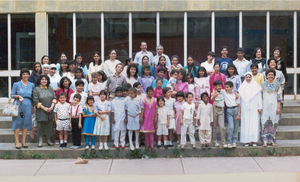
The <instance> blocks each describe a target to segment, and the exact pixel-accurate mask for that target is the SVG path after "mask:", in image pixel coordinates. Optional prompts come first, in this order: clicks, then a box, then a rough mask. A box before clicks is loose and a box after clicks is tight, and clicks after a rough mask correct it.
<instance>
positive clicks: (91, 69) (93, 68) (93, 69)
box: [88, 62, 102, 82]
mask: <svg viewBox="0 0 300 182" xmlns="http://www.w3.org/2000/svg"><path fill="white" fill-rule="evenodd" d="M101 65H102V64H101ZM101 65H95V66H94V63H93V62H91V63H90V65H89V70H88V74H89V81H90V82H91V81H92V77H91V74H92V73H94V72H98V71H100V70H101Z"/></svg>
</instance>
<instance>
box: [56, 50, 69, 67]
mask: <svg viewBox="0 0 300 182" xmlns="http://www.w3.org/2000/svg"><path fill="white" fill-rule="evenodd" d="M62 55H65V56H66V58H68V57H67V55H66V53H64V52H62V53H60V56H59V60H58V63H59V64H60V61H61V59H60V58H61V56H62Z"/></svg>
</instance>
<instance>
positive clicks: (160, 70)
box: [152, 67, 169, 89]
mask: <svg viewBox="0 0 300 182" xmlns="http://www.w3.org/2000/svg"><path fill="white" fill-rule="evenodd" d="M165 72H166V70H165V69H164V68H162V67H160V68H158V69H157V78H156V79H155V80H154V81H153V83H152V88H153V89H155V87H156V81H157V79H159V78H160V79H162V81H163V84H162V86H161V87H162V88H164V87H166V86H167V84H168V82H169V81H168V80H167V79H165V78H164V75H165Z"/></svg>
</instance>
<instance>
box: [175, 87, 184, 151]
mask: <svg viewBox="0 0 300 182" xmlns="http://www.w3.org/2000/svg"><path fill="white" fill-rule="evenodd" d="M176 99H177V101H176V102H175V103H174V107H175V112H176V134H177V136H178V137H177V138H178V140H177V143H178V147H180V141H181V124H180V114H181V106H182V105H183V104H184V93H183V92H182V91H179V92H177V94H176Z"/></svg>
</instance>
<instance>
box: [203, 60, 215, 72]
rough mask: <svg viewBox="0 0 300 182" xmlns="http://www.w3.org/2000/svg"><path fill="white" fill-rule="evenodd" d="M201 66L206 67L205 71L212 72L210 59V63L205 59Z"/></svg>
mask: <svg viewBox="0 0 300 182" xmlns="http://www.w3.org/2000/svg"><path fill="white" fill-rule="evenodd" d="M201 66H202V67H204V68H205V69H206V72H208V71H212V72H214V62H213V61H212V62H211V63H208V62H207V61H205V62H204V63H201Z"/></svg>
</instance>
